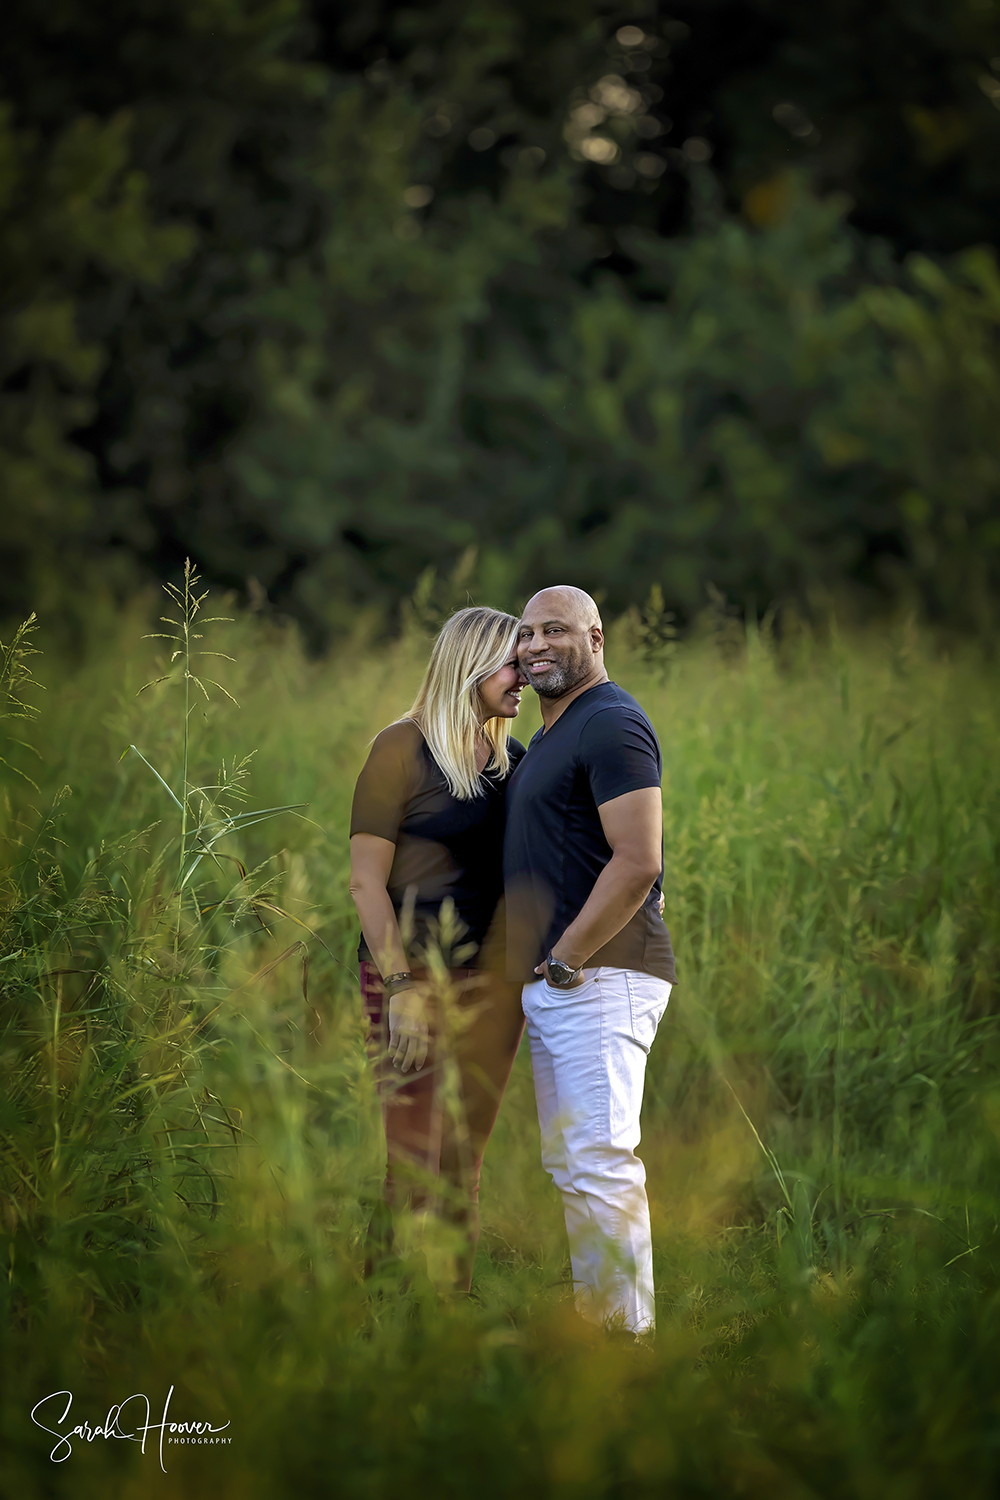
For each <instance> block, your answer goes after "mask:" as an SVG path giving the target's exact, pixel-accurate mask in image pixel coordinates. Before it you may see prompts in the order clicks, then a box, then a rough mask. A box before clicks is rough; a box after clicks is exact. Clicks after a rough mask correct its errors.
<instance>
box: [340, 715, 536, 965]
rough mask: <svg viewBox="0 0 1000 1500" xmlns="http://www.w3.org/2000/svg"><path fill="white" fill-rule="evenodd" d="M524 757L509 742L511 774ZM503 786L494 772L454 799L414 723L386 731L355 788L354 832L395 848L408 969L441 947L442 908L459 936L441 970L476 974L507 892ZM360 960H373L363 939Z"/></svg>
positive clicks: (395, 898)
mask: <svg viewBox="0 0 1000 1500" xmlns="http://www.w3.org/2000/svg"><path fill="white" fill-rule="evenodd" d="M523 754H524V746H523V745H520V744H518V742H517V740H509V741H508V755H509V757H510V770H511V771H513V769H514V767H515V766H516V765H517V763H518V761H519V760H520V759H521V757H522V755H523ZM506 783H507V778H506V777H501V776H500V774H499V772H497V771H491V772H487V773H485V774H484V775H483V776H482V777H481V778H480V786H481V790H480V793H479V795H478V796H476V797H473V798H472V799H471V801H468V802H463V801H460V800H459V798H458V797H455V796H453V795H452V793H451V792H450V791H449V790H448V783H447V782H446V781H445V778H444V774H443V773H442V771H441V770H440V768H439V766H438V764H437V762H436V761H435V759H434V757H433V756H432V755H431V752H430V749H429V747H428V745H427V741H426V740H425V739H424V737H423V735H422V734H421V732H420V730H419V729H418V728H417V726H416V724H414V723H413V722H412V720H409V719H403V720H400V721H399V723H396V724H390V725H389V727H388V729H383V730H382V733H381V734H380V735H377V736H376V738H375V740H374V742H373V744H372V748H371V752H370V754H369V756H368V759H367V760H366V762H365V764H364V766H363V768H362V771H361V775H360V776H359V777H358V784H357V786H356V787H355V790H354V806H353V807H352V809H351V833H352V835H353V834H355V833H370V834H374V835H375V836H376V837H377V838H380V839H388V840H389V842H390V843H392V844H395V846H396V853H395V857H394V859H393V861H392V870H391V872H390V874H389V881H388V886H387V890H388V894H389V899H390V900H391V901H392V904H393V907H394V909H395V912H396V916H397V918H398V920H399V923H400V930H401V932H402V935H403V942H404V944H405V946H406V949H407V952H408V953H409V955H410V960H411V962H414V963H416V962H419V961H420V958H421V954H422V952H423V951H424V950H425V949H426V947H427V945H428V943H435V942H437V941H439V935H440V931H441V929H440V927H439V922H440V919H441V908H442V905H443V904H444V902H445V901H446V900H450V901H451V902H452V903H453V904H454V910H455V916H456V917H457V919H458V925H459V931H460V932H461V937H460V938H459V939H458V942H457V944H455V945H454V946H453V948H452V950H451V951H450V952H446V953H445V959H446V962H448V961H450V963H451V966H452V967H457V966H463V967H465V966H468V967H470V968H473V967H476V966H477V965H478V964H480V963H481V962H482V961H483V955H482V949H483V945H484V943H485V942H486V937H487V933H489V932H490V928H491V925H492V924H493V922H494V917H495V916H496V915H497V908H498V906H499V905H500V898H501V896H502V894H503V833H504V792H505V789H506ZM501 937H502V935H498V943H497V946H498V948H499V949H500V951H502V942H501V941H500V938H501ZM489 947H490V950H491V951H492V950H493V947H494V942H493V938H492V936H491V941H490V944H489ZM358 957H359V958H361V959H365V960H367V961H368V962H369V963H371V962H373V958H372V955H371V954H370V953H369V951H368V948H367V945H366V944H365V940H364V938H363V937H362V939H361V945H360V947H359V949H358Z"/></svg>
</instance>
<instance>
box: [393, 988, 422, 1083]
mask: <svg viewBox="0 0 1000 1500" xmlns="http://www.w3.org/2000/svg"><path fill="white" fill-rule="evenodd" d="M429 1045H430V1033H429V1030H428V1026H427V1017H426V1014H425V1011H424V1002H423V1000H422V998H421V995H420V991H419V990H417V989H415V988H414V987H413V986H412V985H408V986H407V988H406V989H402V990H395V991H394V992H393V993H392V994H391V995H390V996H389V1057H390V1060H391V1062H392V1065H393V1067H394V1068H398V1069H399V1071H400V1072H401V1073H407V1072H409V1070H410V1068H412V1069H413V1071H414V1072H415V1073H419V1072H420V1069H421V1068H422V1067H423V1065H424V1063H425V1062H426V1061H427V1049H428V1047H429Z"/></svg>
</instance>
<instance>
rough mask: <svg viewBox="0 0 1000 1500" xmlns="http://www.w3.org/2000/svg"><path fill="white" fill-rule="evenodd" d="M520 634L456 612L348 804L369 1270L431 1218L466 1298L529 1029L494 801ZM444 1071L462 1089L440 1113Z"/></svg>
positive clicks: (499, 622) (502, 777)
mask: <svg viewBox="0 0 1000 1500" xmlns="http://www.w3.org/2000/svg"><path fill="white" fill-rule="evenodd" d="M517 628H518V622H517V620H516V619H515V618H514V617H513V616H512V615H506V614H501V613H500V611H498V610H494V609H482V608H473V609H462V610H459V611H458V612H457V614H454V615H452V617H451V619H450V620H449V621H448V622H447V624H446V625H445V626H444V628H443V629H442V631H441V633H440V635H439V636H438V638H437V641H436V642H435V644H434V647H433V650H432V652H431V659H430V663H429V665H428V667H427V672H426V675H425V677H424V681H423V684H422V686H421V688H420V691H419V693H418V694H417V697H416V701H415V702H414V704H413V707H412V708H411V709H410V711H409V712H408V713H407V714H405V715H404V716H403V718H401V719H398V720H397V721H396V722H395V723H394V724H390V725H389V727H388V728H387V729H383V730H382V732H381V734H379V735H377V736H376V738H375V740H374V742H373V744H372V748H371V753H370V754H369V756H368V759H367V761H366V762H365V765H364V768H363V769H362V772H361V775H360V777H359V778H358V783H357V787H356V789H355V793H354V806H353V809H352V813H351V895H352V897H353V898H354V904H355V906H356V907H357V912H358V917H359V918H360V921H361V934H362V937H361V945H360V948H359V950H358V956H359V959H360V963H361V993H362V999H363V1002H364V1007H365V1013H366V1018H367V1023H368V1046H369V1056H370V1058H371V1061H372V1065H373V1068H374V1072H375V1079H376V1084H377V1087H378V1091H379V1097H380V1100H381V1104H382V1118H383V1121H384V1124H385V1136H386V1147H387V1157H388V1161H387V1167H386V1175H385V1183H384V1189H383V1201H382V1204H381V1205H380V1206H379V1208H378V1209H377V1210H376V1212H375V1215H374V1217H373V1219H372V1222H371V1225H370V1226H369V1230H368V1244H367V1251H366V1267H365V1269H366V1274H370V1273H371V1271H372V1270H373V1268H374V1267H375V1266H376V1264H377V1263H378V1261H379V1259H380V1258H382V1257H383V1256H384V1255H385V1254H386V1253H387V1252H388V1251H389V1250H390V1248H391V1245H392V1210H393V1209H394V1208H396V1209H398V1208H403V1207H405V1208H408V1209H410V1210H411V1211H413V1212H414V1213H421V1212H427V1211H437V1212H440V1213H443V1214H444V1216H445V1217H446V1218H448V1219H450V1220H451V1221H452V1222H454V1223H455V1224H457V1225H459V1226H460V1227H461V1229H462V1230H463V1240H464V1246H465V1249H464V1252H463V1253H462V1255H461V1256H460V1258H459V1264H458V1269H457V1275H456V1284H457V1286H458V1287H459V1288H460V1289H463V1290H465V1291H468V1289H469V1286H470V1284H471V1280H472V1262H473V1258H474V1256H475V1247H476V1241H477V1239H478V1233H479V1228H478V1194H479V1171H480V1166H481V1164H482V1159H483V1152H484V1150H485V1148H486V1142H487V1140H488V1139H489V1135H490V1131H491V1130H492V1129H493V1123H494V1121H495V1119H496V1115H497V1110H498V1108H499V1105H500V1099H501V1096H502V1094H503V1091H504V1088H505V1087H506V1084H507V1079H508V1076H509V1074H510V1069H511V1065H512V1063H513V1060H514V1054H515V1053H516V1051H517V1047H518V1043H519V1041H520V1039H521V1032H522V1029H523V1026H524V1017H523V1015H522V1013H521V1003H520V991H519V989H518V987H517V986H513V985H510V984H508V983H506V982H505V980H504V977H503V960H502V956H501V955H502V950H503V942H502V937H501V936H500V935H499V934H498V933H497V931H496V927H497V923H498V920H499V906H500V898H501V894H502V890H503V866H502V858H503V834H504V795H505V789H506V784H507V781H508V779H509V777H510V775H511V773H512V771H513V769H514V767H515V765H516V764H517V762H518V761H519V760H520V758H521V757H522V755H523V754H524V748H523V746H521V745H520V744H518V742H517V741H516V740H512V739H511V738H510V720H512V719H513V718H515V716H516V715H517V711H518V708H519V706H520V696H521V686H522V682H523V678H522V677H521V674H520V671H519V669H518V665H517V653H516V643H517ZM456 935H457V942H456ZM449 945H451V947H452V951H451V952H450V953H449V952H447V951H446V952H445V956H444V957H445V963H446V964H447V965H448V969H449V973H448V977H447V979H445V974H444V971H443V970H442V968H441V965H440V963H439V964H438V966H437V970H436V979H435V978H434V977H433V976H432V970H431V967H430V966H429V964H428V959H427V956H428V954H429V953H433V952H434V951H435V950H439V949H441V948H442V947H444V948H445V949H446V950H447V948H448V947H449ZM494 953H496V954H497V955H498V956H497V957H496V958H495V959H494V958H493V957H491V955H492V954H494ZM442 981H444V983H443V984H442ZM442 988H443V989H444V990H445V991H446V993H442ZM450 1064H454V1065H455V1066H454V1067H452V1068H451V1070H450V1071H451V1078H452V1080H454V1079H455V1078H456V1077H457V1083H458V1088H457V1094H458V1096H459V1097H458V1099H457V1100H456V1099H455V1098H454V1097H449V1099H448V1100H447V1107H446V1100H445V1097H444V1095H445V1092H446V1090H445V1089H443V1088H442V1083H443V1081H444V1078H445V1075H446V1071H447V1070H448V1069H449V1065H450ZM447 1092H448V1093H449V1095H451V1096H453V1095H454V1093H455V1092H456V1090H455V1088H454V1084H453V1083H452V1086H451V1088H450V1089H449V1090H448V1091H447Z"/></svg>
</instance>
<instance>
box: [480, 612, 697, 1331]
mask: <svg viewBox="0 0 1000 1500" xmlns="http://www.w3.org/2000/svg"><path fill="white" fill-rule="evenodd" d="M517 654H518V661H519V663H520V665H521V669H522V671H523V672H524V675H525V676H526V677H527V679H528V681H529V683H530V684H531V686H532V687H533V688H534V690H535V692H536V693H537V694H538V697H539V701H540V705H541V710H542V728H541V729H540V730H539V731H538V733H537V734H536V735H535V736H534V738H533V739H532V741H531V744H530V745H529V746H528V750H527V753H526V755H525V756H524V758H523V759H522V761H521V763H520V764H519V765H518V767H517V769H516V770H515V772H514V774H513V776H512V777H511V780H510V782H509V785H508V792H507V831H506V837H505V840H504V879H505V885H506V891H507V910H508V943H509V955H510V962H511V977H514V978H518V979H520V980H522V981H523V982H524V989H523V992H522V997H523V998H522V1004H523V1008H524V1014H525V1018H526V1021H527V1029H528V1037H529V1040H530V1043H531V1063H532V1072H533V1074H534V1080H535V1097H536V1099H537V1101H538V1119H539V1124H540V1126H541V1130H542V1161H543V1164H544V1166H545V1168H546V1170H547V1171H548V1172H549V1174H550V1175H551V1177H552V1180H553V1181H554V1182H555V1184H556V1186H557V1187H558V1188H559V1191H560V1192H561V1194H562V1198H563V1206H564V1208H565V1211H566V1228H567V1231H568V1234H569V1241H570V1252H571V1256H572V1261H573V1282H574V1286H575V1289H576V1301H577V1307H578V1308H579V1310H580V1312H581V1313H582V1314H583V1315H584V1317H586V1318H588V1319H590V1320H591V1321H593V1322H598V1323H604V1324H606V1325H610V1326H619V1327H622V1328H624V1329H628V1330H631V1331H632V1332H634V1333H636V1334H640V1333H646V1332H649V1331H650V1330H651V1329H652V1327H653V1323H654V1304H653V1269H652V1244H651V1239H650V1228H649V1205H648V1203H647V1200H646V1186H645V1182H646V1175H645V1171H644V1169H643V1165H642V1162H641V1161H640V1160H639V1158H638V1157H637V1156H636V1154H635V1148H636V1146H637V1145H638V1144H639V1110H640V1107H641V1105H642V1090H643V1082H644V1078H645V1069H646V1057H647V1054H648V1052H649V1048H650V1045H651V1043H652V1041H653V1038H654V1036H655V1034H656V1028H657V1025H658V1024H659V1021H660V1018H661V1016H662V1015H663V1012H664V1010H665V1009H666V1005H667V1000H668V999H669V997H670V989H671V985H672V984H673V982H674V960H673V953H672V951H671V947H670V937H669V934H668V933H667V929H666V928H665V927H664V925H663V919H662V916H661V895H660V892H661V886H662V878H663V833H662V819H663V812H662V804H661V798H660V777H661V774H662V761H661V757H660V746H659V743H658V741H657V738H656V735H655V733H654V731H653V726H652V725H651V724H650V722H649V720H648V719H647V717H646V715H645V714H644V713H643V711H642V709H641V708H640V707H639V705H638V703H637V702H636V701H635V699H634V698H632V697H630V696H629V694H628V693H626V692H623V690H622V689H621V688H620V687H618V686H617V685H616V684H615V683H613V682H611V681H609V679H608V674H607V672H606V671H605V668H604V632H603V630H602V628H601V619H600V615H599V614H598V610H597V605H596V604H595V603H594V601H593V599H591V597H590V595H589V594H585V593H584V592H583V591H582V590H581V589H577V588H573V587H570V586H568V585H563V586H560V587H558V588H550V589H543V590H542V592H541V593H540V594H536V595H535V596H534V598H533V599H529V601H528V603H527V605H526V606H525V610H524V615H523V617H522V619H521V627H520V633H519V640H518V648H517Z"/></svg>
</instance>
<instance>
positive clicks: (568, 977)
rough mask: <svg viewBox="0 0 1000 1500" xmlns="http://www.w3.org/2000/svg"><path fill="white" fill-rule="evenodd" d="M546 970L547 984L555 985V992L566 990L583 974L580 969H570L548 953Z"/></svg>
mask: <svg viewBox="0 0 1000 1500" xmlns="http://www.w3.org/2000/svg"><path fill="white" fill-rule="evenodd" d="M545 965H546V968H547V970H548V975H549V984H553V985H555V987H556V989H557V990H567V989H569V987H570V985H571V984H572V983H573V982H574V980H576V979H578V978H579V977H580V975H581V974H582V973H583V970H582V969H571V968H570V966H569V964H564V963H563V962H562V961H561V959H558V958H553V957H552V954H551V953H550V954H549V956H548V958H547V959H546V960H545Z"/></svg>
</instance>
